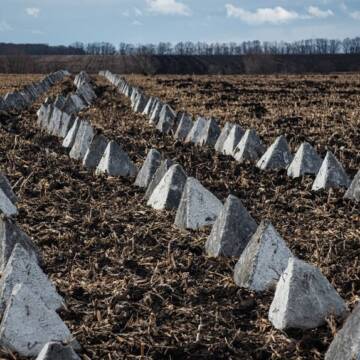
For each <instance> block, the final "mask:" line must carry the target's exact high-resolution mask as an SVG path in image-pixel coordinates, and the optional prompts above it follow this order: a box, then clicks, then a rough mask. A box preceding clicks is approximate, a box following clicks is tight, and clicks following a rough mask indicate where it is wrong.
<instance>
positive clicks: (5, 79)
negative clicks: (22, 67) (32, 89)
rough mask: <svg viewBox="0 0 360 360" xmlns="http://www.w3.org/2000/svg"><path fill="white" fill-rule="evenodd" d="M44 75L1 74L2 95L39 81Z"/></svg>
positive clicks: (0, 91) (0, 87) (0, 86)
mask: <svg viewBox="0 0 360 360" xmlns="http://www.w3.org/2000/svg"><path fill="white" fill-rule="evenodd" d="M43 77H44V75H39V74H34V75H29V74H25V75H23V74H21V75H20V74H0V96H1V95H5V94H6V93H7V92H13V91H16V90H21V88H23V87H24V86H26V85H28V84H30V83H32V82H35V81H39V80H41V79H42V78H43Z"/></svg>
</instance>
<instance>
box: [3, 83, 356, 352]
mask: <svg viewBox="0 0 360 360" xmlns="http://www.w3.org/2000/svg"><path fill="white" fill-rule="evenodd" d="M145 79H146V78H137V79H136V80H137V81H138V82H139V83H142V84H143V85H146V86H147V90H148V91H149V92H150V93H151V94H157V95H160V94H161V95H162V97H163V98H164V99H167V100H169V101H170V102H171V103H172V104H173V105H174V106H175V107H176V108H177V109H178V110H180V109H181V106H179V105H180V104H181V105H183V106H184V108H186V109H190V111H191V112H194V113H201V112H203V111H204V112H205V113H206V114H209V113H210V109H211V114H213V113H215V115H216V116H218V117H220V119H221V120H222V121H224V120H225V119H228V120H231V119H234V117H235V118H238V119H241V121H240V123H242V124H243V125H244V126H249V125H254V126H255V125H256V127H257V129H258V130H259V131H261V134H262V135H263V136H264V138H265V139H266V141H268V140H270V138H273V137H275V135H277V134H278V133H286V134H288V135H289V137H290V140H292V143H293V144H295V143H297V141H298V140H299V139H301V138H305V137H307V136H309V134H313V136H314V139H316V140H319V142H320V143H319V146H320V149H323V148H325V146H327V144H329V141H330V140H331V136H333V134H338V135H337V136H336V137H334V138H333V140H332V141H333V144H334V145H333V146H335V147H336V148H338V153H337V155H339V154H341V156H340V159H341V160H342V161H344V163H345V166H346V167H347V168H348V169H351V171H355V170H356V169H357V168H359V165H360V164H359V157H358V151H357V149H358V148H359V141H360V139H359V133H358V132H357V131H358V127H357V126H358V125H359V123H358V119H359V118H358V117H357V118H356V114H357V111H358V110H357V109H356V106H355V103H356V100H357V99H358V96H359V95H357V94H356V95H349V94H348V96H347V98H348V101H349V103H351V104H352V105H351V106H352V110H351V109H348V108H345V107H341V106H340V105H339V107H338V108H337V109H340V107H341V108H342V109H343V110H344V111H346V114H347V115H349V114H350V113H351V111H352V113H353V114H354V116H353V117H352V118H350V119H349V118H347V121H339V120H333V122H331V121H332V120H329V123H327V122H326V121H325V119H330V118H328V117H327V116H328V115H329V114H330V110H328V109H326V107H325V106H323V105H321V104H322V101H323V100H324V98H323V97H321V95H319V94H320V93H321V92H320V90H319V92H316V94H317V95H316V97H315V95H314V94H313V93H311V91H310V90H308V91H307V88H306V81H307V80H306V79H304V82H303V83H302V84H303V85H302V88H303V92H302V95H301V96H303V97H304V98H307V100H303V101H304V102H305V101H307V102H308V103H309V102H310V101H315V100H314V99H316V98H317V97H320V100H319V101H318V106H319V107H320V109H319V110H318V112H317V113H316V114H317V116H316V118H322V117H323V115H322V113H321V110H325V111H326V114H327V115H326V116H324V117H323V121H322V124H324V125H319V124H318V123H317V122H315V120H313V122H311V119H312V118H311V117H310V116H308V115H307V113H305V111H306V109H307V108H308V107H307V106H305V105H303V107H299V108H297V109H298V111H295V110H296V108H293V107H290V105H289V104H291V103H292V102H293V96H292V94H291V93H290V94H289V93H287V95H286V94H283V95H279V93H278V92H274V91H273V86H275V85H272V83H271V82H269V79H268V78H266V77H255V78H253V80H252V81H250V79H249V80H248V82H246V81H245V82H242V81H240V79H239V78H234V83H233V84H232V81H230V79H227V80H226V84H224V85H221V84H222V83H221V81H219V79H218V78H208V79H206V80H205V79H199V80H191V81H196V85H190V84H189V83H190V80H189V79H192V78H189V77H185V78H180V77H176V78H173V79H172V78H168V79H166V80H167V81H169V83H164V82H163V81H164V80H163V78H161V79H160V80H159V81H160V83H157V80H156V79H155V80H149V79H147V80H146V81H145ZM327 79H328V78H324V79H323V81H321V78H320V77H319V78H317V82H318V83H319V86H323V87H324V86H325V87H326V86H328V85H326V84H327V83H328V80H327ZM344 79H346V78H344ZM359 79H360V78H359ZM132 80H134V79H132ZM290 80H291V81H290ZM274 81H275V82H276V81H279V82H280V83H281V84H282V83H283V82H285V81H286V80H285V79H282V80H281V79H276V78H274ZM294 81H295V80H294ZM298 81H299V82H301V80H300V79H299V80H298ZM336 81H340V80H339V79H338V80H336ZM349 81H350V80H349ZM357 81H358V80H357ZM182 83H184V85H183V86H181V85H180V84H182ZM240 83H241V84H243V85H242V86H243V88H242V90H241V94H246V93H247V91H246V89H245V88H246V84H248V86H249V87H250V88H252V87H255V86H258V88H262V90H261V96H260V95H256V96H259V98H258V99H259V100H258V103H259V105H256V108H257V109H261V108H262V107H263V108H265V109H266V111H267V115H263V116H262V117H260V119H259V120H258V118H257V117H256V116H255V117H254V116H247V117H246V116H241V114H245V113H246V111H247V109H248V107H247V106H243V104H244V101H240V102H237V101H238V100H233V101H230V100H223V102H219V103H218V106H216V105H215V104H216V103H215V101H218V97H221V96H226V97H228V96H232V97H233V98H234V99H235V98H237V99H238V98H239V96H240V98H241V96H249V97H251V95H241V94H240V95H239V94H238V93H236V91H237V90H236V89H237V87H238V86H239V84H240ZM260 83H262V86H260ZM288 83H289V87H290V86H293V85H292V79H289V80H288ZM219 84H220V85H219ZM228 84H230V85H228ZM231 84H232V85H231ZM256 84H258V85H256ZM264 84H268V85H267V87H266V86H265V85H264ZM97 85H98V87H97V91H98V95H99V99H98V101H97V102H96V103H95V104H94V106H93V107H91V108H90V109H89V110H88V111H86V112H85V113H83V116H84V117H88V118H89V119H91V121H92V122H93V123H94V124H95V125H96V126H98V127H101V128H102V129H103V132H104V133H105V134H106V135H107V136H108V137H109V138H111V139H114V140H117V141H118V142H120V143H122V144H123V145H124V147H125V149H126V150H127V151H128V152H129V154H130V156H131V158H132V159H133V160H134V161H135V162H136V163H137V165H138V166H141V164H142V161H143V160H144V158H145V156H146V153H147V151H148V150H149V149H150V148H151V147H156V148H157V149H158V150H159V151H161V152H162V154H163V156H164V157H168V158H171V159H173V160H176V161H178V162H179V163H180V164H181V165H182V166H183V167H184V169H185V170H186V172H187V173H188V175H191V176H195V177H197V178H198V179H199V180H200V181H201V182H202V183H203V184H204V185H205V186H206V187H208V188H209V189H210V190H211V191H213V192H214V193H215V194H216V195H217V196H219V198H220V199H221V200H224V199H225V198H226V196H227V195H228V194H229V193H233V194H235V195H237V196H239V197H240V198H241V200H242V201H243V202H244V204H245V206H246V207H247V209H248V210H249V211H250V213H251V214H252V215H253V217H254V218H255V219H256V220H257V221H258V222H260V220H261V219H265V218H267V219H270V220H271V221H272V222H273V224H274V226H275V227H276V228H277V229H278V231H279V233H280V234H281V235H282V236H283V237H284V238H285V240H286V242H287V243H288V244H289V246H290V247H291V249H292V251H293V252H294V253H295V254H296V255H297V256H299V257H300V258H302V259H305V260H307V261H309V262H310V263H313V264H315V265H316V266H319V267H320V268H321V270H322V272H323V273H324V275H325V276H327V277H328V278H329V279H330V280H331V282H332V283H333V285H335V287H336V289H337V290H338V291H339V292H340V294H341V296H342V297H343V298H345V299H346V301H347V302H348V303H349V304H350V305H353V304H354V303H356V301H358V300H359V293H360V279H359V270H360V268H359V264H358V260H357V259H358V257H359V239H360V231H359V225H360V213H359V206H358V205H354V204H353V203H351V202H349V201H344V200H343V199H342V192H341V191H332V192H330V193H324V192H322V193H319V194H314V193H312V192H311V191H310V188H311V182H312V181H311V179H310V178H305V179H303V180H302V181H298V180H291V179H289V178H288V177H287V176H286V174H285V173H279V174H274V173H270V174H264V173H262V172H260V171H258V170H256V169H255V168H254V167H253V166H250V165H246V166H240V165H237V164H236V163H235V162H234V161H232V160H230V159H229V158H228V157H223V156H218V155H215V153H214V152H213V150H209V149H198V148H195V147H193V146H191V145H183V144H181V143H174V141H173V139H172V138H171V137H170V136H166V135H161V134H159V133H157V132H155V130H154V129H153V128H152V127H150V126H149V125H148V124H147V122H146V119H145V118H143V117H142V116H139V115H135V114H134V113H133V112H132V111H131V109H130V107H129V101H128V100H127V99H126V98H124V97H122V96H120V95H119V94H118V93H116V92H115V91H113V89H112V88H111V87H110V86H109V85H108V84H107V83H106V82H105V81H104V80H101V79H99V78H98V79H97ZM175 85H176V86H175ZM279 86H280V85H279ZM282 86H283V85H281V86H280V87H282ZM308 86H309V88H310V89H312V85H310V84H309V85H308ZM329 86H330V88H332V86H333V85H329ZM350 86H351V85H347V87H349V88H350ZM353 86H354V88H356V86H357V85H356V86H355V85H353ZM220 87H221V88H220ZM294 88H295V89H297V86H294ZM199 89H203V91H204V94H203V95H201V96H200V95H196V96H193V98H191V96H190V95H185V93H186V94H187V93H188V92H189V93H190V94H191V93H192V94H193V95H194V94H199V92H198V90H199ZM225 89H231V90H229V91H227V90H225ZM70 90H71V84H70V82H69V81H66V82H64V83H62V84H61V85H58V86H56V87H54V88H53V89H52V90H51V92H52V93H53V94H57V93H59V92H60V91H64V92H67V91H70ZM266 90H267V91H266ZM322 91H325V90H322ZM356 91H357V90H355V89H354V92H356ZM232 92H234V94H233V95H231V94H232ZM294 92H295V90H294ZM249 93H253V91H249ZM252 96H255V95H252ZM287 98H289V99H288V100H286V99H287ZM260 99H262V100H261V101H260ZM271 99H272V100H271ZM279 99H282V100H279ZM311 99H312V100H311ZM249 101H250V100H249ZM271 101H273V102H274V104H273V105H269V104H270V103H271ZM209 102H211V103H212V102H214V104H213V105H211V108H210V107H209V109H208V110H206V106H207V105H206V104H208V103H209ZM280 104H282V105H281V106H282V108H281V107H280ZM39 106H40V102H37V103H36V104H35V105H34V106H33V107H32V109H31V110H30V111H27V112H23V113H22V114H21V115H20V116H19V117H17V115H16V114H14V115H13V118H14V119H17V122H16V124H17V125H16V127H14V129H13V130H12V131H11V132H9V131H8V130H7V129H6V128H0V164H1V165H0V169H1V170H2V171H5V172H6V173H7V174H8V175H9V179H10V180H11V182H12V184H15V191H16V193H17V194H18V195H19V198H20V203H19V208H20V215H19V218H18V221H19V223H20V224H21V226H22V227H23V228H24V230H25V231H26V232H27V233H28V234H29V235H31V236H32V237H33V238H34V240H35V242H36V243H37V244H38V245H39V246H40V248H41V249H42V252H43V254H44V258H45V272H46V273H47V274H48V275H49V276H50V277H51V279H52V280H53V281H54V282H55V283H56V285H57V287H58V289H59V291H60V293H61V294H62V295H64V297H65V299H66V303H67V309H66V310H64V311H62V313H61V317H62V318H63V319H64V320H65V321H66V323H67V324H68V326H69V327H70V329H71V331H72V333H73V334H74V335H75V336H76V338H77V339H78V340H79V342H80V343H81V345H82V346H83V348H84V358H85V359H119V358H143V359H145V358H148V359H164V358H169V359H184V358H192V359H208V358H214V357H215V358H219V359H229V358H232V359H322V358H323V355H324V353H325V351H326V348H327V346H328V344H329V342H330V341H331V339H332V337H333V331H334V329H335V327H336V324H335V323H334V322H333V321H331V319H329V323H328V325H326V326H323V327H322V328H319V329H316V330H312V331H306V332H301V331H295V332H291V333H288V334H285V333H282V332H279V331H276V330H274V329H273V328H272V327H271V324H270V323H269V321H268V320H267V311H268V308H269V306H270V303H271V299H272V295H273V293H272V292H271V291H270V292H268V293H265V294H262V295H255V294H253V293H251V292H248V291H245V290H243V289H239V288H237V287H236V286H235V284H234V282H233V281H232V270H233V266H234V261H233V260H224V259H222V260H220V259H209V258H206V257H205V256H204V251H203V249H204V243H205V240H206V237H207V235H208V233H209V229H207V230H204V231H202V232H180V231H179V230H178V229H176V228H175V227H173V226H172V223H173V220H174V214H173V213H171V212H155V211H154V210H152V209H150V208H148V207H146V204H145V203H144V201H143V199H142V196H143V193H142V192H141V191H140V190H138V189H136V188H134V187H133V185H132V183H131V181H130V180H126V179H107V178H105V177H96V176H94V175H93V174H92V173H91V172H89V171H86V170H84V168H83V167H82V166H81V165H80V164H79V163H77V162H75V161H72V160H71V159H69V157H68V156H67V154H66V152H65V151H64V150H63V148H62V147H61V146H60V142H59V141H58V139H56V138H54V137H50V136H47V135H45V134H43V133H40V131H39V129H38V128H37V127H36V124H35V121H36V114H35V111H36V110H37V109H38V107H39ZM284 106H287V109H288V112H286V113H285V111H284V113H285V114H280V113H277V112H276V111H279V112H280V111H282V110H281V109H284ZM235 109H236V111H238V112H236V111H235ZM276 109H277V110H276ZM335 110H336V109H334V111H335ZM232 111H235V112H233V113H232ZM259 111H260V110H259ZM309 111H310V112H311V111H315V106H314V107H313V108H312V110H311V108H310V110H309ZM262 112H263V111H262ZM291 112H293V114H292V115H293V116H301V117H303V118H305V119H307V120H306V121H305V122H303V121H300V120H299V121H298V125H297V127H296V128H294V129H293V128H292V126H291V125H290V123H289V122H287V121H285V122H278V123H275V120H274V118H280V117H281V116H280V115H288V114H289V113H291ZM231 114H232V115H231ZM234 114H235V115H234ZM269 114H270V115H278V116H274V117H273V116H270V115H269ZM243 121H244V122H243ZM257 121H259V122H257ZM291 122H295V120H292V121H291ZM309 127H310V130H309ZM265 129H268V131H266V130H265ZM288 131H291V132H290V134H289V133H288ZM323 131H325V132H323ZM343 136H344V137H343ZM335 140H336V141H335ZM338 141H341V144H342V143H344V144H345V145H344V146H345V150H346V151H345V150H344V149H342V148H341V147H340V146H337V144H338ZM330 144H331V143H330ZM335 152H336V151H335ZM8 358H12V357H10V356H9V357H8Z"/></svg>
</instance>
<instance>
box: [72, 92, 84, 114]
mask: <svg viewBox="0 0 360 360" xmlns="http://www.w3.org/2000/svg"><path fill="white" fill-rule="evenodd" d="M70 97H71V100H72V102H73V103H74V104H75V107H76V112H78V111H80V110H82V109H85V108H86V103H85V101H84V100H83V99H82V98H81V97H80V96H79V95H77V94H71V95H70Z"/></svg>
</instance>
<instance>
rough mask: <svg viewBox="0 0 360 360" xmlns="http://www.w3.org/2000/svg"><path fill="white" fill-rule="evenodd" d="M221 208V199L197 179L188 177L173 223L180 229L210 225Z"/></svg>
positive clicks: (195, 228)
mask: <svg viewBox="0 0 360 360" xmlns="http://www.w3.org/2000/svg"><path fill="white" fill-rule="evenodd" d="M222 208H223V205H222V203H221V201H220V200H219V199H218V198H217V197H216V196H215V195H213V194H212V193H211V192H210V191H209V190H207V189H206V188H205V187H204V186H203V185H201V183H200V182H199V181H198V180H196V179H194V178H192V177H189V178H187V181H186V184H185V187H184V191H183V193H182V196H181V200H180V205H179V207H178V210H177V212H176V217H175V225H176V226H177V227H179V228H181V229H192V230H197V229H200V228H202V227H204V226H207V225H212V224H214V222H215V221H216V219H217V217H218V216H219V214H220V212H221V210H222Z"/></svg>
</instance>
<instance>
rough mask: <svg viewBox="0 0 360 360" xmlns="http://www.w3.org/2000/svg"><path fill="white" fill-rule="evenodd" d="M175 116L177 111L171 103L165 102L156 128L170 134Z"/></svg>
mask: <svg viewBox="0 0 360 360" xmlns="http://www.w3.org/2000/svg"><path fill="white" fill-rule="evenodd" d="M175 118H176V113H175V111H174V110H173V109H172V108H171V107H170V106H169V105H167V104H165V105H164V106H163V107H162V109H161V111H160V115H159V121H158V123H157V124H156V129H157V130H159V131H160V132H162V133H164V134H168V133H169V132H170V131H171V130H172V129H173V127H174V124H175Z"/></svg>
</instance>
